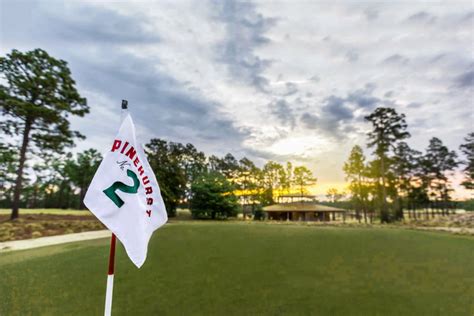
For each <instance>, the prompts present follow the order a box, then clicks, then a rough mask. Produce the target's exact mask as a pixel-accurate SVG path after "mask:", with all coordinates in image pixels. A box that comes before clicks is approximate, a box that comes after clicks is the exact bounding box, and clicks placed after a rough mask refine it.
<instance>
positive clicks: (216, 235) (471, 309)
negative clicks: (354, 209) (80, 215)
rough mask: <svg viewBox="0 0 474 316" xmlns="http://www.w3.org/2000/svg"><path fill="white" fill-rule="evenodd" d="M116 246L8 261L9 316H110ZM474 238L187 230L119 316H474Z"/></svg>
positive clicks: (146, 270)
mask: <svg viewBox="0 0 474 316" xmlns="http://www.w3.org/2000/svg"><path fill="white" fill-rule="evenodd" d="M108 242H109V241H108V240H106V239H101V240H95V241H87V242H80V243H72V244H65V245H60V246H51V247H45V248H39V249H34V250H27V251H20V252H12V253H2V254H0V315H100V314H102V313H103V304H104V295H105V282H106V268H107V257H108ZM473 263H474V238H472V237H466V236H454V235H449V234H443V233H431V232H419V231H409V230H398V229H380V228H373V229H370V228H365V229H359V228H324V227H309V226H300V225H270V224H260V223H250V224H245V223H214V222H187V223H173V224H168V225H166V226H165V227H164V228H162V229H160V230H158V231H157V232H156V233H155V235H154V237H153V239H152V241H151V243H150V247H149V254H148V259H147V261H146V263H145V265H144V266H143V267H142V268H141V269H139V270H138V269H136V268H135V267H134V266H133V265H132V263H131V262H130V261H129V259H128V258H127V257H126V254H125V252H124V250H123V248H122V247H119V249H118V253H117V261H116V277H115V289H114V304H113V314H114V315H473V314H474V264H473Z"/></svg>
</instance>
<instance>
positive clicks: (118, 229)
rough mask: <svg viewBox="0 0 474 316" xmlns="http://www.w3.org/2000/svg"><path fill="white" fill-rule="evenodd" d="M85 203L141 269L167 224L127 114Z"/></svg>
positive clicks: (144, 157) (162, 207)
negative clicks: (157, 234)
mask: <svg viewBox="0 0 474 316" xmlns="http://www.w3.org/2000/svg"><path fill="white" fill-rule="evenodd" d="M84 204H85V205H86V206H87V208H88V209H89V210H90V211H91V212H92V213H94V215H95V216H97V218H98V219H99V220H100V221H101V222H102V223H103V224H104V225H105V226H107V228H108V229H110V230H111V231H112V232H113V233H114V234H115V235H116V236H117V238H118V239H119V240H120V241H121V242H122V244H123V245H124V246H125V250H126V251H127V254H128V256H129V257H130V259H131V260H132V261H133V263H134V264H135V265H136V266H137V267H138V268H140V267H141V266H142V265H143V263H144V262H145V259H146V254H147V249H148V242H149V240H150V237H151V235H152V234H153V232H154V231H155V230H156V229H158V228H159V227H160V226H162V225H163V224H165V223H166V221H167V220H168V216H167V214H166V209H165V205H164V203H163V198H162V197H161V194H160V187H159V186H158V182H157V181H156V178H155V175H154V173H153V170H151V167H150V165H149V164H148V161H147V159H146V155H145V152H144V150H143V148H142V146H140V144H138V143H137V140H136V137H135V126H134V124H133V121H132V118H131V117H130V114H127V115H126V117H125V118H124V120H123V121H122V125H121V126H120V130H119V132H118V134H117V136H116V137H115V139H114V141H113V142H112V144H111V146H110V149H109V150H108V152H107V154H106V155H105V157H104V159H103V160H102V162H101V164H100V166H99V169H97V172H96V174H95V175H94V178H93V179H92V182H91V184H90V186H89V189H88V190H87V193H86V196H85V198H84Z"/></svg>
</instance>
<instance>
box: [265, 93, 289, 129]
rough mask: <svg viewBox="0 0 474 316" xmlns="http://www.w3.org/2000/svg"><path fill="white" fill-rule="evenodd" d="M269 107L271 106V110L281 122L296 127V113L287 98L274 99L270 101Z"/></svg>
mask: <svg viewBox="0 0 474 316" xmlns="http://www.w3.org/2000/svg"><path fill="white" fill-rule="evenodd" d="M268 107H269V108H270V112H271V113H272V114H273V115H274V116H275V117H276V118H277V119H278V120H279V122H280V123H281V124H283V125H286V126H289V127H291V128H294V127H295V124H296V118H295V114H294V113H293V110H292V109H291V107H290V105H289V104H288V102H286V100H284V99H280V100H277V101H274V102H272V103H270V104H269V105H268Z"/></svg>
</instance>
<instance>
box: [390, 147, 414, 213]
mask: <svg viewBox="0 0 474 316" xmlns="http://www.w3.org/2000/svg"><path fill="white" fill-rule="evenodd" d="M420 155H421V152H419V151H416V150H414V149H411V148H410V146H408V144H407V143H405V142H400V143H398V144H397V146H396V147H395V149H394V156H393V158H392V165H391V171H392V172H393V174H394V176H395V179H396V186H397V192H396V193H397V203H396V204H397V208H396V210H395V218H397V219H402V218H403V205H404V199H407V198H408V197H409V193H410V190H411V189H412V182H413V180H414V178H415V175H416V171H417V167H418V161H419V158H420Z"/></svg>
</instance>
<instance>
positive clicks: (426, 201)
mask: <svg viewBox="0 0 474 316" xmlns="http://www.w3.org/2000/svg"><path fill="white" fill-rule="evenodd" d="M365 119H366V120H367V121H368V122H370V123H371V125H372V130H371V131H370V132H369V133H368V134H367V147H368V148H369V149H372V158H373V159H372V160H370V161H367V158H366V156H365V155H364V152H363V150H362V148H361V147H360V146H354V147H353V148H352V150H351V153H350V155H349V158H348V160H347V162H346V163H345V164H344V167H343V170H344V172H345V174H346V179H347V181H348V182H349V190H350V193H351V202H352V203H353V208H354V209H355V212H356V217H357V218H359V220H360V219H361V218H362V217H363V219H364V221H365V222H367V221H368V220H369V221H372V220H373V215H374V214H377V215H378V216H379V217H380V220H381V222H382V223H388V222H392V221H397V220H401V219H403V217H404V210H409V211H411V212H409V213H408V214H409V216H411V217H414V218H417V214H418V213H417V212H416V210H418V209H422V210H424V211H425V213H426V215H428V214H429V213H428V212H431V214H432V215H434V213H435V212H436V213H441V214H442V215H447V214H448V212H449V209H450V208H453V203H452V201H451V193H452V191H453V189H452V186H451V181H450V174H452V172H453V171H454V170H455V169H456V168H457V167H458V166H459V165H464V168H463V170H462V171H463V172H464V177H465V179H464V181H463V182H462V185H463V186H464V187H465V188H466V189H468V190H472V189H473V188H474V182H473V179H474V133H469V134H468V135H467V136H466V138H465V139H464V143H463V144H462V145H461V146H460V149H461V152H462V153H463V154H464V156H465V160H460V159H458V156H457V154H456V152H455V151H453V150H449V149H448V147H447V146H445V145H444V144H443V142H442V141H441V140H440V139H439V138H437V137H433V138H431V139H430V141H429V144H428V146H427V148H426V150H425V152H424V153H422V152H420V151H417V150H415V149H413V148H411V147H410V146H409V145H408V144H407V143H406V141H405V140H406V139H408V138H409V137H410V133H409V132H408V130H407V129H408V126H407V123H406V121H405V115H404V114H398V113H397V111H396V110H395V109H393V108H384V107H380V108H377V109H376V110H375V111H374V112H373V113H371V114H370V115H368V116H366V117H365Z"/></svg>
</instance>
